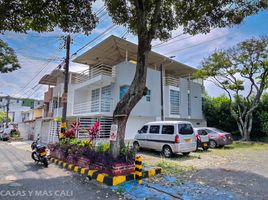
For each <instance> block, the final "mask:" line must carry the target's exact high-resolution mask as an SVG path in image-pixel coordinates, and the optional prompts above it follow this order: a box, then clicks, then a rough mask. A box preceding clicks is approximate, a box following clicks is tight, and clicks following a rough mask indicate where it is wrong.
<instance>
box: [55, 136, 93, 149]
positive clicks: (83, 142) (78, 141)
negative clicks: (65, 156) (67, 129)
mask: <svg viewBox="0 0 268 200" xmlns="http://www.w3.org/2000/svg"><path fill="white" fill-rule="evenodd" d="M60 144H61V145H66V144H70V145H78V146H79V147H90V148H91V147H92V143H91V142H90V141H88V140H81V139H78V138H62V139H61V140H60Z"/></svg>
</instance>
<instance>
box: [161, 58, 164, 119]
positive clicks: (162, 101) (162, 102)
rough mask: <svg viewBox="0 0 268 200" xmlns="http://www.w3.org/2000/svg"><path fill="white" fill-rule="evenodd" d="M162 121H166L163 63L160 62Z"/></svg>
mask: <svg viewBox="0 0 268 200" xmlns="http://www.w3.org/2000/svg"><path fill="white" fill-rule="evenodd" d="M160 95H161V121H164V97H163V64H162V63H161V64H160Z"/></svg>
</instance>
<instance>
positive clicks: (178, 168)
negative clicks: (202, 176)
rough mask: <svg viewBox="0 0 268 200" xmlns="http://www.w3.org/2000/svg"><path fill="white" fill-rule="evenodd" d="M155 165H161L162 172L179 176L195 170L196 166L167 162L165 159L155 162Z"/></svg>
mask: <svg viewBox="0 0 268 200" xmlns="http://www.w3.org/2000/svg"><path fill="white" fill-rule="evenodd" d="M156 166H157V167H161V168H162V169H163V172H164V174H166V175H169V176H180V175H181V174H184V173H186V172H195V171H196V168H195V167H193V166H183V165H179V164H177V163H171V162H167V161H165V160H161V161H160V162H158V163H156Z"/></svg>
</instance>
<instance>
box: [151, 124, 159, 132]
mask: <svg viewBox="0 0 268 200" xmlns="http://www.w3.org/2000/svg"><path fill="white" fill-rule="evenodd" d="M152 127H158V133H154V132H151V128H152ZM149 134H160V125H150V128H149Z"/></svg>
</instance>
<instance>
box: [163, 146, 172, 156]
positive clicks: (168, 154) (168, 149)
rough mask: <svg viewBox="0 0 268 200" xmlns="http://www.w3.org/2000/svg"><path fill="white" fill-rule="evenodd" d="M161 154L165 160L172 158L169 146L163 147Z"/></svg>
mask: <svg viewBox="0 0 268 200" xmlns="http://www.w3.org/2000/svg"><path fill="white" fill-rule="evenodd" d="M162 153H163V155H164V156H165V157H166V158H170V157H171V156H172V149H171V148H170V146H167V145H165V146H164V147H163V150H162Z"/></svg>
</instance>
